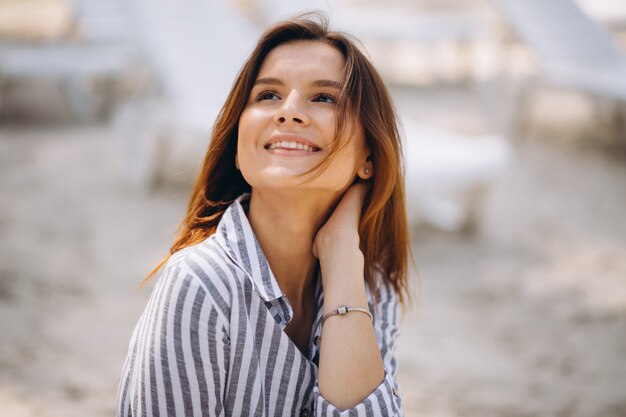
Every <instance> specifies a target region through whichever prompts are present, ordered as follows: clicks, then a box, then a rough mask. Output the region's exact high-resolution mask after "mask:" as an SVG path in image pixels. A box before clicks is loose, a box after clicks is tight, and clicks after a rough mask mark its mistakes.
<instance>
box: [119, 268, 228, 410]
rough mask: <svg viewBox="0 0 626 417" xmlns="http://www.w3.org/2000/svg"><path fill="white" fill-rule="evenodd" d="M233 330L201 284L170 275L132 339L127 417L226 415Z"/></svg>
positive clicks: (185, 273)
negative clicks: (225, 400)
mask: <svg viewBox="0 0 626 417" xmlns="http://www.w3.org/2000/svg"><path fill="white" fill-rule="evenodd" d="M227 329H228V327H227V326H226V325H225V322H224V320H223V318H221V317H220V314H219V309H218V308H216V306H215V303H214V302H213V301H212V300H211V297H210V296H209V294H208V291H207V290H206V287H205V286H204V284H203V282H202V280H201V279H199V278H198V277H197V276H195V275H193V273H191V271H189V270H188V269H187V270H186V268H185V267H184V265H183V266H181V265H180V264H179V265H178V266H172V267H171V268H169V270H166V271H165V272H164V274H163V276H161V279H160V280H159V282H158V283H157V285H156V286H155V288H154V290H153V293H152V296H151V298H150V301H149V303H148V305H147V307H146V309H145V311H144V313H143V315H142V317H141V318H140V321H139V323H138V324H137V327H136V328H135V331H134V334H133V336H132V338H131V343H130V347H129V353H128V356H127V359H126V363H125V365H124V369H123V372H122V379H121V382H120V387H119V392H118V414H117V415H118V417H121V416H124V417H126V416H144V415H146V416H161V417H165V416H176V417H183V416H207V415H208V416H224V413H225V412H224V404H223V401H224V395H223V394H224V387H225V384H226V370H227V369H228V358H229V340H228V333H227Z"/></svg>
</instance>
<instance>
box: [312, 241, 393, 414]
mask: <svg viewBox="0 0 626 417" xmlns="http://www.w3.org/2000/svg"><path fill="white" fill-rule="evenodd" d="M320 265H321V268H322V277H323V285H324V314H327V313H330V312H331V311H333V310H335V309H336V308H337V307H339V306H343V305H345V306H354V307H364V308H367V298H366V294H365V281H364V275H363V272H364V267H363V265H364V261H363V255H362V254H361V252H360V251H359V250H358V248H357V249H356V250H351V251H345V250H344V251H341V250H338V251H337V250H336V251H333V252H331V254H330V255H327V256H323V257H320ZM383 378H384V367H383V361H382V358H381V355H380V350H379V348H378V344H377V342H376V333H375V331H374V326H373V324H372V321H371V320H370V318H369V317H368V316H367V315H366V314H363V313H360V312H351V313H349V314H346V315H344V316H332V317H330V318H329V319H328V320H326V322H325V323H324V326H323V328H322V341H321V346H320V366H319V390H320V393H321V395H322V396H323V397H324V398H325V399H326V400H327V401H329V402H330V403H331V404H333V405H335V406H336V407H338V408H341V409H348V408H352V407H354V406H355V405H356V404H358V403H359V402H361V401H362V400H363V399H364V398H366V397H367V396H368V395H369V394H370V393H371V392H372V391H374V390H375V389H376V387H378V386H379V385H380V383H381V382H382V380H383Z"/></svg>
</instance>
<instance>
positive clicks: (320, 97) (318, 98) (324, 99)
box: [313, 93, 337, 104]
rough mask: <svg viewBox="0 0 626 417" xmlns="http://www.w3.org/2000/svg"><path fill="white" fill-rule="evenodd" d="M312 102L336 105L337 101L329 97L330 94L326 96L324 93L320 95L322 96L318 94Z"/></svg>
mask: <svg viewBox="0 0 626 417" xmlns="http://www.w3.org/2000/svg"><path fill="white" fill-rule="evenodd" d="M313 101H319V102H322V103H330V104H336V103H337V99H336V98H335V97H333V96H331V95H330V94H326V93H322V94H318V95H317V96H316V97H315V98H314V99H313Z"/></svg>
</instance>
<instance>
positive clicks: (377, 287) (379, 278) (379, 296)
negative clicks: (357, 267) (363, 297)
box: [365, 267, 399, 304]
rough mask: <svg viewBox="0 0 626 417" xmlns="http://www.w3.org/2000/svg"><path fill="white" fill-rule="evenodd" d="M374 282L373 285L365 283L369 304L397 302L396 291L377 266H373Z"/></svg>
mask: <svg viewBox="0 0 626 417" xmlns="http://www.w3.org/2000/svg"><path fill="white" fill-rule="evenodd" d="M373 271H374V273H373V276H374V282H373V285H369V284H368V285H366V286H365V287H366V293H367V300H368V302H369V303H371V304H381V303H389V302H391V303H394V304H398V303H399V296H398V293H397V291H396V289H395V287H394V286H393V284H392V283H391V281H390V280H389V279H388V278H387V275H386V274H385V272H384V271H383V270H382V269H381V268H378V267H375V268H373Z"/></svg>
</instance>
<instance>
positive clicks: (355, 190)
mask: <svg viewBox="0 0 626 417" xmlns="http://www.w3.org/2000/svg"><path fill="white" fill-rule="evenodd" d="M366 192H367V186H366V185H365V184H364V183H361V182H357V183H355V184H353V185H351V186H350V188H348V190H347V191H346V192H345V193H344V195H343V197H341V200H340V201H339V204H337V207H336V208H335V210H334V211H333V213H332V214H331V215H330V218H329V219H328V220H327V221H326V223H325V224H324V225H323V226H322V228H321V229H320V230H319V231H318V232H317V235H316V236H315V239H314V240H313V255H314V256H315V257H316V258H319V259H320V260H321V259H322V258H323V257H324V256H325V254H328V253H336V251H337V250H341V249H344V248H348V249H356V250H357V251H358V250H359V221H360V219H361V209H362V208H363V201H364V200H365V194H366Z"/></svg>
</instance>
